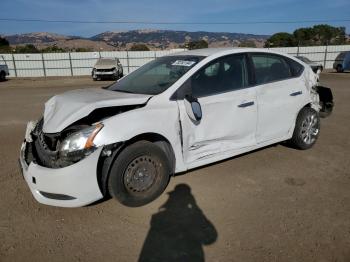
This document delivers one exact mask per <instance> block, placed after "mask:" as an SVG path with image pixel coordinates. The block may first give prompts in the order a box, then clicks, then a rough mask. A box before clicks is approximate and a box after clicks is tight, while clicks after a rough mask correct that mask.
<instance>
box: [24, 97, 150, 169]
mask: <svg viewBox="0 0 350 262" xmlns="http://www.w3.org/2000/svg"><path fill="white" fill-rule="evenodd" d="M143 106H144V104H142V105H130V106H118V107H106V108H98V109H96V110H94V111H93V112H91V113H90V114H89V115H88V116H86V117H84V118H82V119H80V120H78V121H77V122H75V123H73V124H71V125H70V126H68V127H67V128H65V129H64V130H63V131H61V132H58V133H44V132H43V124H44V119H43V118H41V119H40V120H39V121H38V122H37V124H36V126H35V128H34V130H33V131H32V132H31V139H32V142H31V143H28V148H27V150H26V162H27V163H30V162H31V161H34V162H36V163H37V164H39V165H41V166H44V167H49V168H62V167H66V166H69V165H72V164H74V163H76V162H78V161H79V160H81V159H82V158H84V157H86V156H88V155H90V154H91V153H92V152H93V151H95V149H96V147H91V148H89V149H83V150H79V151H76V152H72V153H68V154H62V152H60V147H61V144H62V142H63V141H64V140H65V139H66V138H68V137H70V136H71V135H73V134H75V133H77V132H79V131H81V130H83V129H85V128H88V127H91V125H92V124H94V123H96V122H99V121H102V120H103V119H106V118H108V117H111V116H114V115H118V114H121V113H124V112H126V111H129V110H133V109H136V108H140V107H143Z"/></svg>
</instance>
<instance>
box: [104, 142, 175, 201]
mask: <svg viewBox="0 0 350 262" xmlns="http://www.w3.org/2000/svg"><path fill="white" fill-rule="evenodd" d="M143 155H152V157H154V158H156V159H157V161H159V163H161V167H160V168H159V170H160V172H159V174H160V175H159V177H158V179H157V181H156V182H155V184H154V185H153V186H152V187H151V190H150V191H148V192H145V193H144V194H140V195H139V196H137V197H136V196H135V195H131V194H130V192H129V191H128V190H127V189H126V188H125V185H124V173H125V170H126V169H127V167H128V165H129V164H130V162H132V161H133V160H134V159H135V158H137V157H140V156H143ZM170 170H171V169H170V165H169V160H168V159H167V157H166V154H165V153H164V151H163V150H162V149H161V148H160V147H159V146H157V145H155V144H153V143H151V142H148V141H139V142H136V143H134V144H131V145H129V146H128V147H126V148H125V149H124V150H123V151H122V152H121V153H120V154H119V155H118V156H117V157H116V159H115V161H114V162H113V164H112V167H111V171H110V174H109V178H108V191H109V194H110V195H111V196H112V197H114V198H116V199H117V200H118V201H119V202H120V203H121V204H123V205H125V206H129V207H138V206H143V205H146V204H148V203H149V202H151V201H153V200H154V199H156V198H157V197H158V196H160V195H161V194H162V193H163V191H164V190H165V188H166V186H167V184H168V182H169V177H170Z"/></svg>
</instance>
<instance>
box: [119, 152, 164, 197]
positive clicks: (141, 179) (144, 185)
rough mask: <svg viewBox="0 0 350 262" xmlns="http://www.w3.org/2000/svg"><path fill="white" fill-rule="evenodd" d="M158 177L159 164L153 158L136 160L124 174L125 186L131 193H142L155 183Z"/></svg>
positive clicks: (146, 157) (147, 157) (141, 157)
mask: <svg viewBox="0 0 350 262" xmlns="http://www.w3.org/2000/svg"><path fill="white" fill-rule="evenodd" d="M157 175H158V169H157V162H156V161H155V159H154V158H153V157H151V156H140V157H138V158H135V159H134V160H133V161H132V162H130V164H129V165H128V167H127V168H126V171H125V174H124V185H125V187H126V189H127V190H128V191H129V192H132V193H140V192H144V191H146V190H148V189H149V188H151V187H152V185H153V184H154V183H155V181H156V178H157Z"/></svg>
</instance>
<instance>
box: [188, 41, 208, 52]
mask: <svg viewBox="0 0 350 262" xmlns="http://www.w3.org/2000/svg"><path fill="white" fill-rule="evenodd" d="M185 46H186V47H187V48H188V49H189V50H193V49H201V48H208V42H207V41H205V40H199V41H190V42H188V43H187V44H186V45H185Z"/></svg>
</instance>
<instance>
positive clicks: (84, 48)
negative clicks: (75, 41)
mask: <svg viewBox="0 0 350 262" xmlns="http://www.w3.org/2000/svg"><path fill="white" fill-rule="evenodd" d="M91 51H92V49H91V48H87V47H78V48H76V49H75V52H91Z"/></svg>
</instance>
